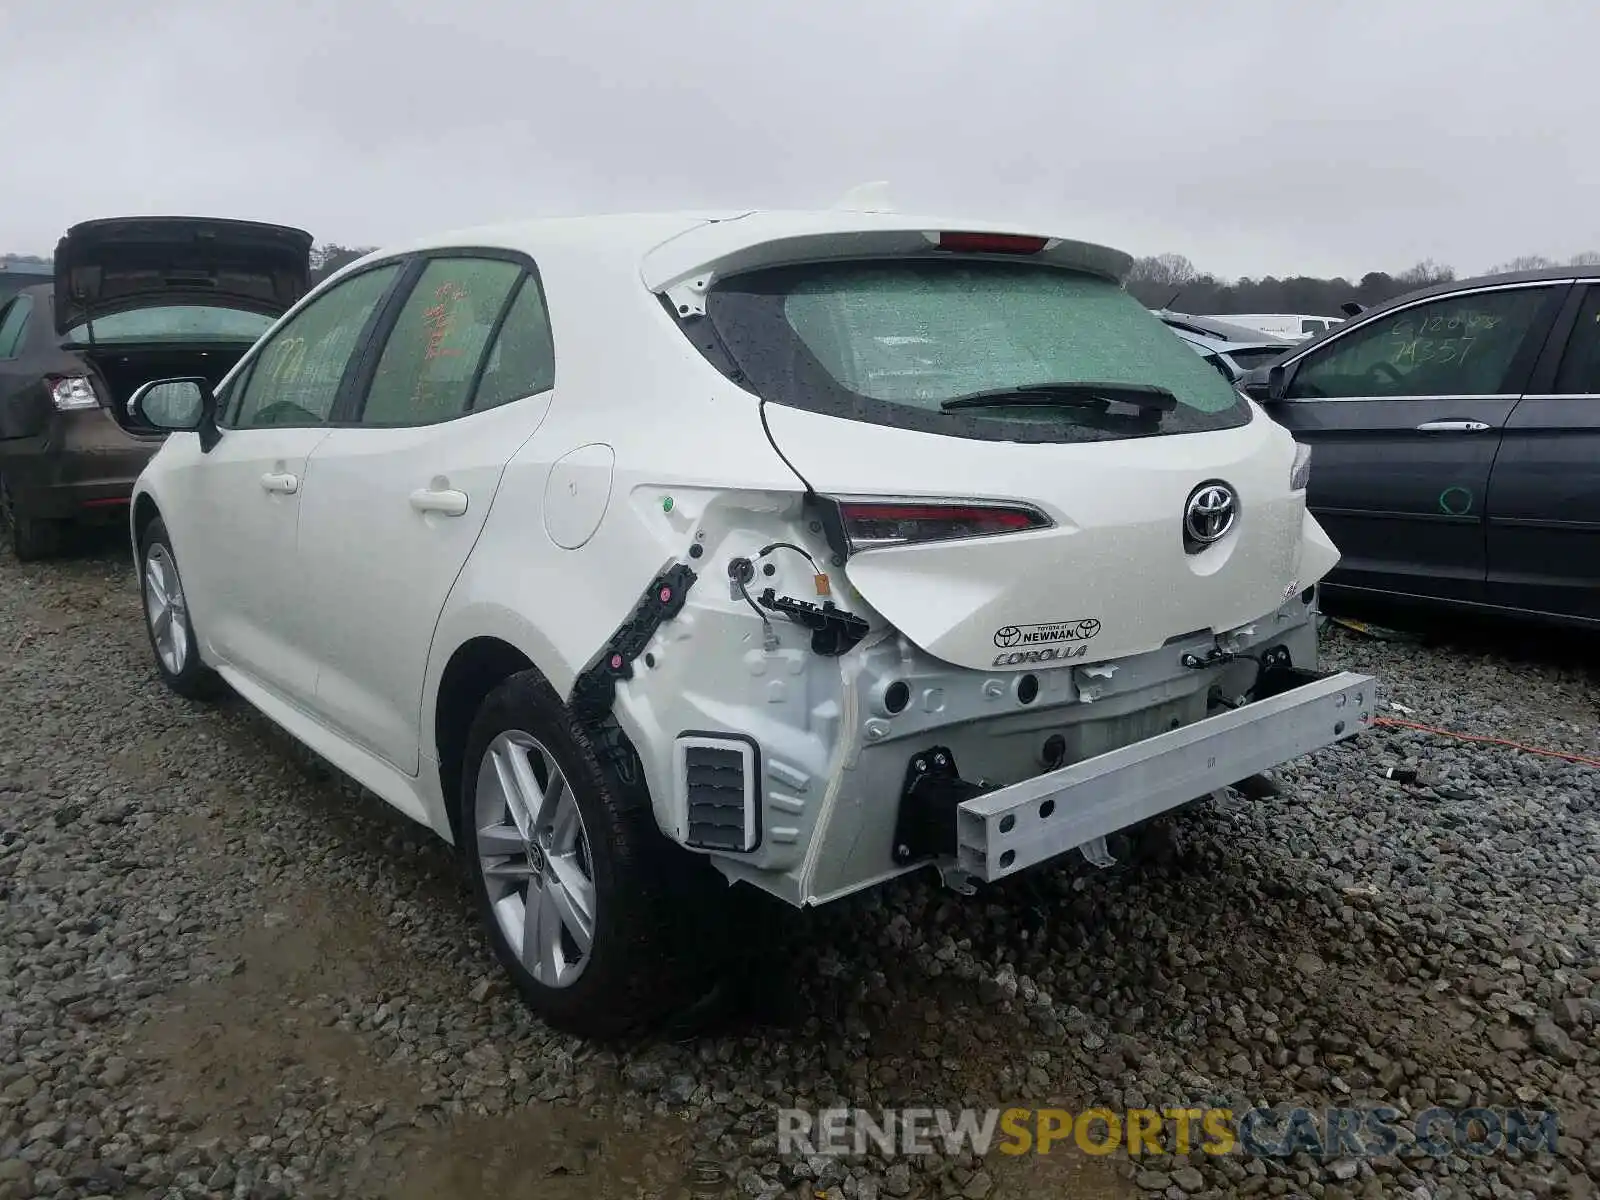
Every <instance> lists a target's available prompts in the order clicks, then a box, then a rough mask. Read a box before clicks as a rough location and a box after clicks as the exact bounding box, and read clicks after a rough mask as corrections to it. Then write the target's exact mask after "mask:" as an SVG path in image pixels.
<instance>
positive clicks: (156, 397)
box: [128, 376, 221, 453]
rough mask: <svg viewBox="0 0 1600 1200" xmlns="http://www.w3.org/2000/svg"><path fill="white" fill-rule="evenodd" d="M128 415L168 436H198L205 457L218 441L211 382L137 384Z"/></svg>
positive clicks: (187, 378) (191, 378) (189, 378)
mask: <svg viewBox="0 0 1600 1200" xmlns="http://www.w3.org/2000/svg"><path fill="white" fill-rule="evenodd" d="M128 411H129V412H130V413H132V414H133V415H134V416H136V417H139V418H141V419H142V420H144V421H145V422H146V423H147V424H150V425H153V426H155V427H156V428H157V429H163V430H166V431H167V432H168V433H198V434H199V435H200V449H201V450H203V451H205V452H207V453H209V452H210V450H211V448H212V447H213V446H215V445H216V444H217V441H218V439H219V438H220V437H221V434H220V433H219V432H218V430H217V397H216V393H215V392H213V391H212V390H211V384H210V382H209V381H207V380H205V379H203V378H201V377H199V376H183V377H180V378H176V379H154V380H151V381H150V382H149V383H144V384H140V385H139V387H137V388H136V389H134V393H133V395H132V396H130V397H128Z"/></svg>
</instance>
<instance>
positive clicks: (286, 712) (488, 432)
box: [131, 211, 1372, 1034]
mask: <svg viewBox="0 0 1600 1200" xmlns="http://www.w3.org/2000/svg"><path fill="white" fill-rule="evenodd" d="M1129 264H1130V260H1129V258H1128V257H1127V256H1126V255H1124V254H1122V253H1120V252H1117V251H1114V250H1110V249H1107V248H1105V247H1101V246H1096V245H1091V244H1088V243H1083V242H1078V241H1073V240H1070V239H1066V238H1060V237H1054V236H1049V235H1037V236H1036V235H1031V234H1021V233H1017V232H1015V231H1012V230H1008V229H1006V228H1004V227H998V226H995V225H993V224H986V223H983V222H953V221H948V220H940V219H937V218H927V219H919V218H912V217H904V216H898V215H895V216H890V215H879V214H860V213H848V212H838V211H833V212H801V213H742V214H741V213H733V214H726V215H694V214H688V215H684V214H665V215H657V216H616V217H604V218H599V217H597V218H573V219H568V220H552V221H538V222H530V223H525V224H516V225H509V226H500V227H495V228H489V229H475V230H468V231H465V232H459V233H454V234H449V235H443V236H440V237H437V238H431V239H426V240H424V241H422V242H420V243H418V244H415V245H412V246H404V247H398V248H395V249H392V250H386V251H382V252H379V253H376V254H374V255H372V256H370V257H368V258H366V259H364V260H362V261H361V262H358V263H355V264H352V265H351V266H349V267H347V268H345V269H344V270H342V271H341V272H339V273H338V274H336V275H335V276H333V277H332V278H330V279H329V280H327V281H326V282H324V283H323V284H322V285H320V286H319V288H318V289H317V290H316V291H314V292H313V293H312V294H311V295H310V296H308V297H307V298H306V299H305V300H304V301H302V302H301V303H300V304H299V305H297V306H296V307H295V309H294V310H293V311H291V312H290V313H289V314H288V315H287V316H286V317H285V318H284V319H283V320H282V321H281V322H280V323H279V324H278V325H277V326H276V327H275V328H274V329H273V330H272V331H271V332H270V333H269V334H268V335H267V336H265V337H264V338H263V339H262V340H261V342H260V343H259V344H258V345H257V346H256V347H255V348H254V349H253V350H252V351H251V352H250V353H249V354H247V355H246V357H245V359H244V360H243V361H242V362H241V363H240V364H239V365H238V366H237V367H236V368H235V369H234V370H233V371H232V372H231V373H230V374H229V375H228V377H227V378H226V379H225V380H224V381H223V382H222V384H221V386H220V387H215V388H213V387H212V386H211V384H210V381H209V380H207V379H204V378H189V379H182V378H177V379H172V380H167V381H163V382H159V383H156V384H152V385H148V386H147V387H145V388H143V389H141V390H140V392H139V393H138V394H137V395H136V399H135V407H136V408H138V409H139V410H140V411H142V412H145V413H147V414H149V415H151V416H152V417H153V418H154V419H155V420H156V421H157V423H160V424H163V425H164V426H165V427H167V428H170V429H173V430H174V431H176V432H175V433H174V435H173V436H171V437H170V438H169V439H168V440H167V442H166V444H165V445H164V446H163V447H162V449H161V451H160V452H159V453H158V454H157V455H156V457H155V458H154V459H153V460H152V462H151V463H150V465H149V467H147V468H146V470H145V472H144V474H143V475H142V476H141V478H140V480H139V483H138V487H137V489H136V493H135V502H134V508H133V514H132V524H131V533H132V537H133V544H134V548H135V552H136V554H137V556H138V561H139V564H140V571H141V577H142V579H143V580H144V596H145V609H146V615H147V619H148V625H149V629H150V640H151V645H152V648H153V651H154V656H155V662H156V667H157V670H158V671H159V672H160V674H161V675H162V677H163V678H164V679H165V680H166V681H167V682H168V683H169V685H171V686H172V687H173V688H174V689H176V690H177V691H179V692H180V693H182V694H184V695H187V696H195V697H201V696H204V695H205V694H206V693H207V692H208V690H209V689H210V688H212V687H213V686H215V685H216V683H217V682H218V681H219V679H220V681H224V682H226V683H227V684H228V685H230V686H231V687H233V688H234V689H235V690H237V691H238V692H239V693H240V694H242V695H243V696H244V697H245V698H246V699H247V700H248V701H250V702H251V703H252V704H254V705H256V706H257V707H258V708H260V709H261V711H262V712H264V713H266V714H267V715H268V716H269V717H271V718H272V719H274V720H276V721H277V722H279V723H280V724H282V725H283V726H284V727H285V728H286V729H287V730H289V731H290V732H291V733H292V734H293V735H294V736H296V737H298V738H299V739H301V740H302V741H304V742H305V743H306V744H307V745H309V746H311V747H312V748H313V749H315V750H317V751H318V752H320V753H322V754H323V755H325V756H326V757H328V758H329V759H330V760H331V761H332V762H333V763H334V764H335V765H337V766H338V767H340V768H341V769H342V770H344V771H346V772H348V773H350V774H351V775H352V776H354V777H355V778H356V779H358V780H359V781H361V782H362V783H363V784H365V785H366V786H368V787H369V788H371V789H372V790H373V791H375V792H377V793H378V794H379V795H381V796H383V797H384V798H385V799H387V800H388V801H389V802H390V803H392V804H394V805H395V806H396V807H398V808H399V809H400V810H401V811H403V812H405V813H407V814H408V815H410V816H411V817H413V818H414V819H416V820H418V821H421V822H423V823H425V824H426V825H428V826H430V827H431V828H432V829H434V830H435V831H436V832H437V833H438V834H439V835H440V836H441V837H444V838H446V839H448V840H450V841H452V842H453V843H455V844H456V845H457V846H458V847H459V848H460V851H461V854H462V859H463V862H464V864H465V868H466V870H467V871H468V873H469V874H470V877H471V879H472V881H473V886H474V888H475V890H476V894H477V897H478V902H479V905H480V908H481V912H482V916H483V919H484V921H485V924H486V926H487V928H488V931H489V936H490V940H491V944H492V945H493V947H494V950H495V952H496V954H497V955H498V956H499V958H500V960H501V962H502V963H503V964H504V966H505V968H506V970H507V971H508V973H509V974H510V976H511V977H512V978H513V979H514V980H515V981H516V983H517V985H518V986H519V987H520V988H521V990H522V992H523V994H524V995H525V996H526V997H527V998H528V1000H529V1002H530V1003H531V1004H532V1005H533V1006H534V1007H535V1008H536V1009H537V1011H538V1012H540V1013H541V1014H542V1015H543V1016H544V1017H546V1018H547V1019H549V1020H550V1021H552V1022H554V1023H556V1024H559V1025H561V1026H562V1027H564V1028H569V1029H575V1030H581V1031H583V1032H586V1033H591V1034H610V1033H616V1032H619V1031H622V1030H626V1029H631V1028H634V1027H636V1026H638V1025H639V1024H641V1023H644V1022H648V1021H650V1020H651V1019H653V1018H654V1017H656V1016H659V1015H660V1014H661V1013H662V1012H663V1011H665V1010H666V1009H667V1008H669V1007H670V1006H673V1005H675V1004H677V1003H679V1002H682V1001H684V1000H686V999H689V998H692V997H693V996H694V995H696V994H697V992H698V991H703V990H704V989H705V988H706V987H708V986H709V984H710V983H711V981H713V980H715V979H716V978H717V977H718V975H719V973H720V972H721V970H722V969H723V967H725V966H726V955H727V953H728V952H729V950H730V949H733V948H736V940H735V939H734V938H733V937H732V936H731V935H729V934H728V932H727V930H726V929H725V928H719V923H720V922H722V921H724V920H726V919H727V917H728V914H729V912H730V910H731V909H732V908H733V907H734V906H735V905H737V904H738V902H739V897H740V896H741V894H743V893H744V890H745V889H747V888H756V889H760V890H762V891H764V892H767V893H770V894H771V895H773V896H776V897H779V898H781V899H783V900H785V901H787V902H789V903H790V904H793V905H797V906H804V905H815V904H823V903H827V902H830V901H832V900H834V899H836V898H838V897H842V896H845V895H848V894H850V893H852V892H855V891H858V890H860V889H863V888H867V887H871V886H874V885H877V884H880V883H883V882H884V881H886V880H889V879H891V878H893V877H895V876H898V875H901V874H904V873H906V872H909V871H914V870H919V869H925V868H929V867H932V868H937V869H938V870H939V871H940V872H941V873H942V874H943V876H944V878H945V880H946V882H948V883H949V884H951V885H952V886H954V887H956V888H958V889H960V890H962V891H970V890H972V889H973V888H974V887H976V886H977V885H979V884H983V883H987V882H991V881H994V880H998V879H1002V878H1004V877H1006V876H1008V875H1010V874H1012V873H1014V872H1016V871H1020V870H1024V869H1026V868H1029V867H1033V866H1035V865H1038V864H1041V863H1044V862H1047V861H1049V860H1051V859H1054V858H1057V857H1058V856H1060V855H1062V854H1065V853H1067V852H1068V851H1071V850H1073V849H1079V850H1081V851H1082V852H1083V854H1084V855H1085V856H1086V857H1088V858H1089V859H1090V860H1091V861H1093V862H1095V863H1097V864H1101V865H1103V864H1104V863H1106V862H1107V861H1110V852H1109V851H1108V843H1107V841H1106V838H1107V836H1108V835H1111V834H1113V833H1116V832H1117V831H1120V830H1123V829H1126V828H1128V827H1130V826H1132V825H1136V824H1138V823H1140V822H1143V821H1145V820H1147V819H1149V818H1152V817H1155V816H1157V815H1159V814H1161V813H1164V812H1167V811H1170V810H1171V809H1173V808H1175V807H1177V806H1180V805H1182V804H1185V803H1187V802H1189V801H1191V800H1194V799H1196V798H1198V797H1200V796H1202V795H1205V794H1207V793H1209V792H1211V791H1213V790H1216V789H1219V788H1223V787H1226V786H1228V785H1230V784H1232V783H1233V782H1236V781H1239V780H1241V779H1244V778H1247V777H1249V776H1252V775H1254V774H1255V773H1257V772H1259V771H1262V770H1265V769H1267V768H1270V767H1272V766H1275V765H1277V764H1279V763H1282V762H1285V761H1287V760H1289V759H1292V758H1295V757H1297V756H1298V755H1301V754H1304V753H1306V752H1308V751H1311V750H1315V749H1317V748H1318V747H1321V746H1324V745H1328V744H1330V743H1332V742H1335V741H1339V740H1341V739H1343V738H1347V737H1350V736H1353V735H1354V734H1356V733H1357V732H1359V731H1360V730H1361V729H1362V728H1363V727H1364V725H1365V723H1366V721H1367V720H1368V719H1369V717H1370V713H1371V707H1372V699H1371V697H1372V691H1371V681H1370V680H1369V679H1367V678H1365V677H1363V676H1355V675H1336V676H1332V677H1325V676H1323V675H1321V674H1319V673H1318V671H1317V665H1316V659H1317V647H1316V633H1315V623H1314V610H1315V606H1314V603H1313V597H1314V589H1315V585H1316V583H1317V581H1318V580H1319V579H1321V578H1322V576H1323V575H1324V574H1325V573H1326V572H1327V571H1328V569H1329V568H1330V567H1331V566H1332V565H1333V564H1334V563H1335V562H1336V560H1337V558H1338V553H1337V551H1336V550H1335V549H1334V547H1333V546H1332V544H1331V543H1330V542H1329V541H1328V539H1327V537H1326V536H1325V535H1324V534H1323V532H1322V530H1321V529H1320V528H1319V527H1318V525H1317V523H1316V522H1315V521H1314V520H1313V519H1312V518H1311V517H1310V516H1309V515H1308V514H1307V512H1306V509H1305V488H1306V479H1307V473H1308V471H1309V461H1308V457H1307V455H1306V453H1305V452H1304V451H1303V450H1301V449H1300V448H1298V447H1297V446H1296V445H1295V443H1294V441H1293V439H1292V438H1291V437H1290V436H1289V435H1288V434H1287V432H1285V431H1284V430H1283V429H1282V428H1281V427H1280V426H1278V425H1276V424H1275V423H1274V422H1272V421H1270V420H1268V419H1266V418H1265V417H1264V416H1263V415H1262V413H1261V412H1260V411H1259V410H1258V409H1257V408H1256V407H1255V405H1254V404H1253V403H1251V402H1250V401H1249V400H1247V399H1246V398H1245V397H1243V396H1242V395H1241V394H1240V393H1238V392H1236V391H1235V390H1234V389H1233V388H1232V387H1230V386H1229V384H1228V383H1227V381H1226V380H1224V379H1223V378H1222V377H1221V376H1220V375H1219V374H1218V373H1217V372H1216V371H1215V370H1214V369H1213V368H1212V367H1210V366H1208V365H1207V364H1206V363H1205V362H1204V361H1203V360H1202V359H1201V358H1200V357H1199V356H1198V355H1196V354H1195V353H1194V352H1193V351H1192V350H1191V349H1190V348H1189V347H1187V346H1185V345H1184V344H1183V343H1182V342H1181V341H1180V340H1179V339H1177V338H1175V337H1173V336H1172V334H1171V333H1170V332H1169V331H1168V330H1167V329H1166V328H1164V327H1163V326H1162V324H1161V323H1160V321H1159V320H1157V319H1156V317H1154V316H1153V315H1152V314H1151V313H1149V312H1148V311H1146V310H1145V309H1144V308H1143V307H1142V306H1141V305H1140V304H1139V302H1138V301H1137V300H1135V299H1134V298H1133V297H1132V296H1130V295H1129V294H1128V293H1127V292H1126V291H1125V290H1124V289H1123V288H1122V286H1121V278H1122V276H1123V274H1124V272H1125V271H1126V270H1127V268H1128V266H1129ZM729 883H732V884H734V885H736V886H734V887H733V889H732V890H731V891H729V890H728V888H727V887H725V886H719V885H725V884H729Z"/></svg>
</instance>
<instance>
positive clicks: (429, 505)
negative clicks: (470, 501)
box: [411, 488, 467, 517]
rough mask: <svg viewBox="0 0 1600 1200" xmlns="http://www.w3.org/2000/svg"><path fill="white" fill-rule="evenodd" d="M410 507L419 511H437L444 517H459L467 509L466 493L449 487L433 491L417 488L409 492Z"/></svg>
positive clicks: (431, 489)
mask: <svg viewBox="0 0 1600 1200" xmlns="http://www.w3.org/2000/svg"><path fill="white" fill-rule="evenodd" d="M411 507H412V508H414V509H416V510H417V511H418V512H420V513H430V512H431V513H439V514H441V515H442V516H446V517H459V516H461V515H462V514H463V513H465V512H466V511H467V494H466V493H465V492H457V491H454V490H451V489H448V488H447V489H442V490H439V491H435V490H434V489H433V488H418V489H417V490H416V491H414V492H412V493H411Z"/></svg>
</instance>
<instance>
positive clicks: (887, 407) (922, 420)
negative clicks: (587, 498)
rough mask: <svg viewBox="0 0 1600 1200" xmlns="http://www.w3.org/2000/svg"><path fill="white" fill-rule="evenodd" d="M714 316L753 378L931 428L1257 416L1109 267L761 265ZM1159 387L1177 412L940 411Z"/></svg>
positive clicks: (968, 432) (1192, 424)
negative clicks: (1057, 394) (1021, 396)
mask: <svg viewBox="0 0 1600 1200" xmlns="http://www.w3.org/2000/svg"><path fill="white" fill-rule="evenodd" d="M707 314H708V316H709V317H710V319H711V321H712V323H713V324H714V325H715V327H716V330H717V332H718V334H719V335H720V336H721V339H722V341H723V344H724V345H725V346H726V348H727V350H728V353H729V354H730V355H731V356H732V358H733V360H734V362H735V363H736V364H737V366H738V368H739V370H740V371H741V372H742V373H743V374H744V376H745V378H746V379H747V381H748V382H749V384H750V386H751V387H752V388H753V389H754V390H755V391H756V392H757V393H759V394H760V395H761V396H762V397H763V398H765V399H767V400H770V401H772V402H773V403H777V404H784V405H790V406H793V407H797V408H806V409H811V410H814V411H819V412H824V413H827V414H829V415H833V416H840V417H845V418H848V419H852V420H859V421H870V422H873V423H876V424H884V425H894V426H899V427H903V428H908V429H917V430H922V431H925V432H930V433H943V434H951V435H956V436H962V437H974V438H983V439H988V440H1005V441H1027V442H1039V441H1057V442H1059V441H1092V440H1101V439H1106V438H1119V437H1131V436H1147V435H1151V434H1163V433H1195V432H1200V431H1203V430H1212V429H1224V428H1231V427H1235V426H1239V425H1244V424H1247V423H1248V422H1249V420H1250V410H1249V407H1248V405H1247V404H1246V403H1245V401H1244V400H1243V399H1242V398H1241V397H1240V396H1239V394H1238V393H1237V392H1236V391H1234V389H1233V388H1232V387H1231V386H1230V385H1229V384H1228V382H1227V381H1226V380H1224V379H1223V378H1222V377H1221V376H1220V375H1218V373H1217V371H1216V370H1215V369H1214V368H1213V367H1211V366H1210V365H1208V364H1207V363H1206V362H1205V361H1204V360H1203V359H1202V358H1201V357H1200V356H1198V355H1197V354H1195V353H1194V351H1193V350H1192V349H1191V348H1190V347H1189V346H1187V345H1185V344H1184V342H1183V341H1181V340H1180V339H1178V338H1175V337H1173V336H1172V333H1171V331H1169V330H1168V329H1167V328H1165V327H1164V326H1163V325H1162V324H1161V322H1160V320H1158V319H1157V318H1156V317H1155V316H1154V315H1153V314H1152V313H1150V311H1149V310H1148V309H1146V308H1145V307H1144V306H1143V305H1142V304H1140V303H1139V302H1138V301H1137V300H1136V299H1134V298H1133V297H1132V296H1130V295H1129V294H1128V293H1127V292H1125V291H1124V290H1123V289H1122V288H1120V287H1118V286H1117V285H1116V284H1115V283H1112V282H1111V281H1109V280H1106V279H1102V278H1098V277H1096V276H1090V275H1085V274H1080V273H1077V272H1072V271H1066V270H1061V269H1058V268H1051V267H1040V266H1037V265H1031V264H1020V263H1005V262H994V261H988V260H984V261H970V260H968V261H949V260H923V259H917V260H907V261H894V262H851V263H835V264H806V265H801V266H794V267H784V268H778V269H773V270H765V271H759V272H752V273H749V274H747V275H742V276H737V277H734V278H731V279H728V280H726V281H724V282H723V283H721V284H720V285H718V286H717V287H716V288H714V289H713V291H712V293H711V295H710V297H709V298H708V302H707ZM1086 383H1087V384H1110V385H1135V386H1142V387H1155V388H1160V389H1164V390H1166V391H1167V392H1170V393H1171V395H1172V397H1173V398H1174V403H1173V406H1172V407H1171V409H1170V411H1165V412H1161V413H1154V412H1151V411H1150V410H1148V409H1146V410H1144V411H1142V412H1141V411H1140V410H1138V409H1136V408H1134V407H1133V406H1132V405H1131V404H1128V403H1125V402H1124V400H1123V399H1121V398H1119V397H1120V396H1121V394H1120V393H1108V394H1109V395H1110V396H1111V399H1110V400H1108V401H1104V402H1102V401H1100V400H1098V399H1096V398H1095V397H1093V396H1091V395H1088V394H1084V393H1083V392H1082V390H1081V389H1079V390H1078V391H1077V392H1074V393H1072V394H1070V395H1069V396H1068V397H1067V400H1066V402H1065V403H1063V404H1059V405H1058V404H1051V405H1048V406H1047V405H1042V404H1024V403H1021V402H1018V403H1015V404H1004V405H1003V406H1001V407H984V408H982V409H973V408H966V409H961V410H958V411H950V412H947V411H944V410H943V409H942V407H941V406H942V405H943V404H945V403H946V402H948V401H952V400H955V399H957V398H959V397H968V396H972V395H973V394H975V393H980V392H995V391H1002V392H1003V391H1006V390H1007V389H1013V388H1030V387H1032V388H1037V387H1038V385H1047V384H1048V385H1063V384H1066V385H1077V384H1086Z"/></svg>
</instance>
